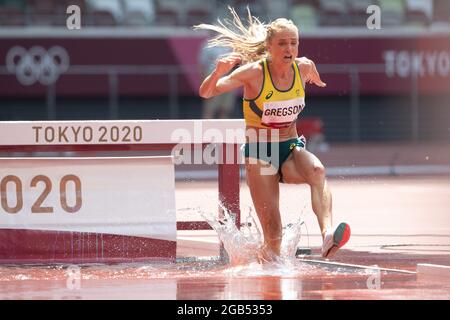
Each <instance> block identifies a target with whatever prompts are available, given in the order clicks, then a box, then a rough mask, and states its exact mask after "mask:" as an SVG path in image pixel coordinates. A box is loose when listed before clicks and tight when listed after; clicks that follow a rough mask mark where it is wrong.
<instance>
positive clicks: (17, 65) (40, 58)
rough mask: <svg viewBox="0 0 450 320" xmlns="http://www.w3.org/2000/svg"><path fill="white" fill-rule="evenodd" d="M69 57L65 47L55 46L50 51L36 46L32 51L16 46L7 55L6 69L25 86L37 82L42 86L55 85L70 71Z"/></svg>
mask: <svg viewBox="0 0 450 320" xmlns="http://www.w3.org/2000/svg"><path fill="white" fill-rule="evenodd" d="M69 64H70V61H69V55H68V53H67V51H66V49H64V48H63V47H60V46H54V47H51V48H50V49H48V50H45V49H44V48H43V47H40V46H34V47H31V48H30V50H28V51H27V50H26V49H25V48H23V47H20V46H15V47H12V48H11V49H9V51H8V53H7V55H6V68H7V70H8V71H9V72H10V73H13V74H15V75H16V77H17V80H18V81H19V82H20V83H21V84H23V85H24V86H30V85H32V84H34V83H36V82H39V83H41V84H42V85H49V84H52V83H55V82H56V81H57V80H58V78H59V76H60V75H61V74H62V73H64V72H66V71H67V70H68V69H69Z"/></svg>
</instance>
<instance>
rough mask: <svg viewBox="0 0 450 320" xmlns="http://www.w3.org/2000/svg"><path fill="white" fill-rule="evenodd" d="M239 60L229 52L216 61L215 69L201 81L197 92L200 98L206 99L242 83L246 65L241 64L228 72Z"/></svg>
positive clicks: (238, 57) (237, 86) (239, 58)
mask: <svg viewBox="0 0 450 320" xmlns="http://www.w3.org/2000/svg"><path fill="white" fill-rule="evenodd" d="M240 61H241V57H240V56H239V55H237V54H231V55H229V56H227V57H224V58H221V59H219V60H218V61H217V64H216V68H215V70H214V71H213V72H212V73H211V74H210V75H209V76H208V77H206V79H205V80H204V81H203V83H202V84H201V86H200V89H199V94H200V96H201V97H202V98H205V99H208V98H211V97H214V96H217V95H219V94H222V93H224V92H228V91H231V90H233V89H236V88H239V87H241V86H243V85H244V83H245V78H246V73H247V72H246V70H247V69H248V68H246V67H247V66H242V67H239V68H237V69H236V70H234V71H233V72H232V73H231V74H229V75H227V76H224V75H225V74H227V73H228V72H230V70H231V69H233V67H234V66H235V65H236V64H237V63H239V62H240Z"/></svg>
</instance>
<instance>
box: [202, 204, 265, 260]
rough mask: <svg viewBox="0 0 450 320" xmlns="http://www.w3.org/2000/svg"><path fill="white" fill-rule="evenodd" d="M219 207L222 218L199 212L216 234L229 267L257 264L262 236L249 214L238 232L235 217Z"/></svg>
mask: <svg viewBox="0 0 450 320" xmlns="http://www.w3.org/2000/svg"><path fill="white" fill-rule="evenodd" d="M219 205H220V207H221V208H222V210H223V217H222V218H217V217H216V216H213V215H212V214H207V213H205V212H201V215H202V217H203V218H204V219H205V220H206V221H207V222H208V223H209V225H210V226H211V227H212V228H213V229H214V230H215V231H216V232H217V235H218V236H219V239H220V241H222V243H223V246H224V249H225V251H226V252H227V254H228V259H229V261H230V263H231V265H241V264H249V263H252V262H257V261H258V253H259V251H260V250H261V246H262V235H261V232H260V231H259V229H258V228H257V227H256V222H255V220H254V218H253V216H252V215H251V212H250V213H249V215H248V216H247V219H246V223H245V224H244V225H243V226H242V227H241V229H240V230H239V229H238V228H237V227H236V223H235V215H234V214H232V213H231V214H230V213H229V211H228V210H227V209H226V208H225V207H224V206H223V205H222V204H219Z"/></svg>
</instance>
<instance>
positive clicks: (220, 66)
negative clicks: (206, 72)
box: [215, 52, 242, 76]
mask: <svg viewBox="0 0 450 320" xmlns="http://www.w3.org/2000/svg"><path fill="white" fill-rule="evenodd" d="M241 61H242V57H241V55H240V54H238V53H235V52H234V53H232V54H230V55H228V56H226V57H223V58H220V59H218V60H217V63H216V70H215V73H217V74H219V75H220V76H223V75H225V74H227V73H228V72H230V71H231V69H233V68H234V66H235V65H237V64H238V63H240V62H241Z"/></svg>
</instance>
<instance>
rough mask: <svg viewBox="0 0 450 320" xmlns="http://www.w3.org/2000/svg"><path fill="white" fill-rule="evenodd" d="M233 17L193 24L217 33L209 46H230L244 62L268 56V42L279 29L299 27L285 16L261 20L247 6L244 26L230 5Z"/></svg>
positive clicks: (209, 42)
mask: <svg viewBox="0 0 450 320" xmlns="http://www.w3.org/2000/svg"><path fill="white" fill-rule="evenodd" d="M228 9H229V10H230V12H231V15H232V17H233V20H232V21H230V20H228V19H225V20H224V21H223V22H222V21H221V20H220V19H217V21H218V25H213V24H204V23H202V24H199V25H195V26H193V28H194V29H203V30H211V31H214V32H216V33H217V36H215V37H213V38H211V39H209V40H208V47H216V46H219V47H228V48H231V49H232V50H233V52H236V53H238V54H239V55H241V57H242V63H243V64H246V63H250V62H254V61H258V60H260V59H261V58H264V57H266V56H267V43H268V42H269V41H270V39H272V37H273V36H274V35H275V34H276V33H277V32H279V31H281V30H283V29H286V28H294V29H295V30H296V31H297V32H298V29H297V27H296V26H295V24H294V23H293V22H292V21H291V20H289V19H285V18H278V19H276V20H274V21H272V22H271V23H269V24H265V23H263V22H261V21H260V20H259V19H258V18H256V17H254V16H252V15H251V13H250V9H249V8H248V7H247V13H248V16H247V23H248V26H244V24H243V23H242V20H241V19H240V18H239V16H238V14H237V13H236V11H235V10H234V9H233V8H232V7H228Z"/></svg>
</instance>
